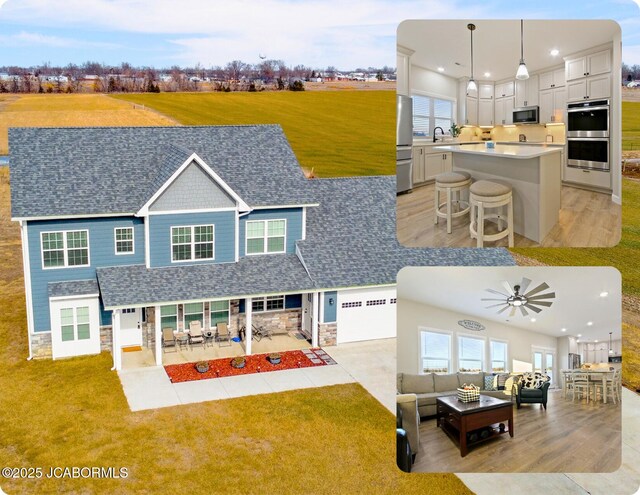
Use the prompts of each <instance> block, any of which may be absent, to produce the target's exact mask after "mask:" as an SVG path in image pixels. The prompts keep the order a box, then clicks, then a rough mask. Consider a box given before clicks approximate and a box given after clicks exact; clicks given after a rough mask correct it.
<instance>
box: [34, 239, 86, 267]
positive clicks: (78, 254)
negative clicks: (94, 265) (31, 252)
mask: <svg viewBox="0 0 640 495" xmlns="http://www.w3.org/2000/svg"><path fill="white" fill-rule="evenodd" d="M40 240H41V246H42V267H43V268H65V267H71V266H89V231H88V230H72V231H62V232H42V233H41V234H40Z"/></svg>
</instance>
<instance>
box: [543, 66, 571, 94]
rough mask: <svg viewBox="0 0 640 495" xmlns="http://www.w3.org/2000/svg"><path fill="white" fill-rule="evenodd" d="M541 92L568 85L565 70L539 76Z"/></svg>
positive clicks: (559, 69)
mask: <svg viewBox="0 0 640 495" xmlns="http://www.w3.org/2000/svg"><path fill="white" fill-rule="evenodd" d="M539 82H540V86H539V89H540V91H542V90H545V89H552V88H560V87H562V86H564V85H565V84H566V81H565V68H564V67H562V68H558V69H553V70H550V71H547V72H543V73H542V74H540V75H539Z"/></svg>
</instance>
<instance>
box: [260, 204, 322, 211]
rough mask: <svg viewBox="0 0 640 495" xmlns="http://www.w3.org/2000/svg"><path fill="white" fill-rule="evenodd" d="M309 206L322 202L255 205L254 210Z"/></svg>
mask: <svg viewBox="0 0 640 495" xmlns="http://www.w3.org/2000/svg"><path fill="white" fill-rule="evenodd" d="M307 206H320V203H306V204H300V205H269V206H253V207H252V209H253V210H272V209H282V208H306V207H307Z"/></svg>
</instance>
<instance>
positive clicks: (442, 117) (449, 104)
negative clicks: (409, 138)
mask: <svg viewBox="0 0 640 495" xmlns="http://www.w3.org/2000/svg"><path fill="white" fill-rule="evenodd" d="M411 98H412V99H413V135H414V136H431V134H432V132H433V129H435V128H436V127H442V129H443V130H444V132H447V131H448V130H449V129H450V128H451V124H452V122H453V101H451V100H443V99H441V98H434V97H432V96H425V95H417V94H414V95H412V96H411Z"/></svg>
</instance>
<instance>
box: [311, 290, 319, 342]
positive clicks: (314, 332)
mask: <svg viewBox="0 0 640 495" xmlns="http://www.w3.org/2000/svg"><path fill="white" fill-rule="evenodd" d="M311 311H312V313H311V314H312V316H311V347H318V340H319V338H318V337H319V335H318V320H319V318H320V305H319V304H318V293H317V292H313V293H312V294H311Z"/></svg>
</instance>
